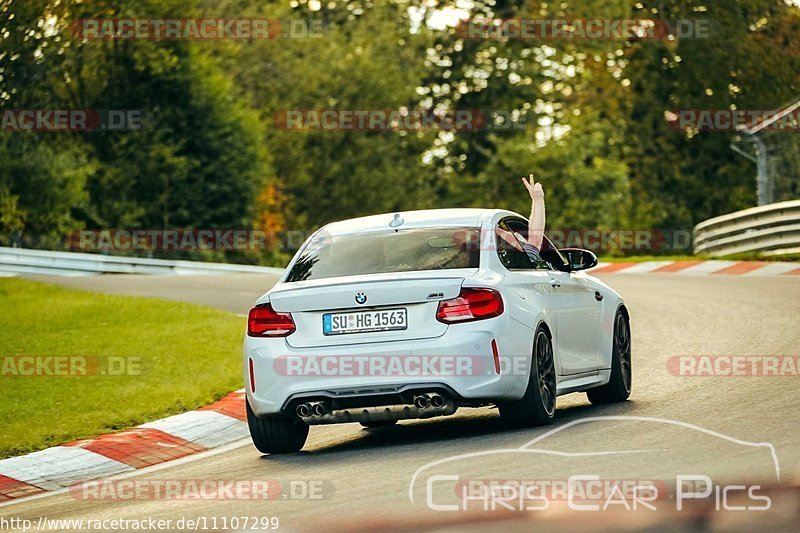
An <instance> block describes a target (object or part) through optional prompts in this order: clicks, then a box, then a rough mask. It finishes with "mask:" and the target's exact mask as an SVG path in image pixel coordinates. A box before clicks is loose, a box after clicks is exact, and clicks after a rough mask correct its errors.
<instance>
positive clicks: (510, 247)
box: [496, 218, 560, 270]
mask: <svg viewBox="0 0 800 533" xmlns="http://www.w3.org/2000/svg"><path fill="white" fill-rule="evenodd" d="M496 233H497V255H498V256H499V257H500V261H501V262H502V263H503V266H505V267H506V268H507V269H509V270H554V269H555V268H554V267H553V264H552V263H553V261H559V260H560V254H559V252H558V250H556V248H555V247H554V246H553V244H552V243H551V242H550V241H549V240H548V239H547V237H545V238H544V241H543V242H542V250H541V252H540V251H539V250H537V249H536V248H535V247H534V246H533V245H531V244H529V243H528V241H527V237H528V223H527V221H525V220H522V219H516V218H508V219H504V220H501V221H500V223H499V224H498V225H497V229H496Z"/></svg>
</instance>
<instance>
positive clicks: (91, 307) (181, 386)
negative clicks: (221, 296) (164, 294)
mask: <svg viewBox="0 0 800 533" xmlns="http://www.w3.org/2000/svg"><path fill="white" fill-rule="evenodd" d="M244 327H245V319H244V318H242V317H238V316H236V315H234V314H232V313H226V312H223V311H217V310H214V309H210V308H206V307H201V306H197V305H191V304H183V303H173V302H167V301H162V300H158V299H151V298H131V297H122V296H110V295H103V294H95V293H90V292H84V291H76V290H68V289H63V288H59V287H54V286H50V285H45V284H41V283H34V282H30V281H25V280H21V279H16V278H0V362H2V363H4V367H3V368H5V369H6V372H4V373H0V458H2V457H9V456H14V455H19V454H22V453H27V452H31V451H35V450H39V449H43V448H47V447H49V446H54V445H57V444H62V443H65V442H69V441H72V440H75V439H79V438H85V437H91V436H95V435H98V434H102V433H108V432H112V431H116V430H120V429H124V428H128V427H131V426H135V425H137V424H141V423H144V422H147V421H151V420H154V419H157V418H161V417H164V416H168V415H171V414H176V413H180V412H182V411H186V410H190V409H195V408H197V407H200V406H202V405H205V404H208V403H210V402H213V401H214V400H217V399H219V398H221V397H222V396H224V395H225V394H226V393H227V392H230V391H231V390H235V389H238V388H240V387H241V386H242V377H241V376H242V373H241V370H240V368H241V362H240V353H241V342H242V335H243V331H244ZM20 355H35V356H65V355H66V356H71V355H83V356H100V357H109V356H111V357H132V358H141V359H140V362H141V373H140V375H114V376H110V375H94V376H20V375H7V374H9V373H11V371H12V370H13V369H14V368H16V369H19V367H18V366H14V367H10V366H7V365H8V363H9V360H8V359H6V358H7V356H20ZM16 361H18V360H13V361H12V362H16ZM128 361H131V359H128ZM133 361H135V359H133ZM15 365H16V363H15Z"/></svg>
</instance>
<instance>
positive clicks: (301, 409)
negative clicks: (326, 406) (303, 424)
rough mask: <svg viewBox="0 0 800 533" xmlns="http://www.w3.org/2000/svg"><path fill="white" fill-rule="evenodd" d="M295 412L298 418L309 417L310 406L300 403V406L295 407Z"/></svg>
mask: <svg viewBox="0 0 800 533" xmlns="http://www.w3.org/2000/svg"><path fill="white" fill-rule="evenodd" d="M295 412H296V413H297V416H299V417H300V418H305V417H307V416H311V404H309V403H301V404H300V405H298V406H297V409H296V410H295Z"/></svg>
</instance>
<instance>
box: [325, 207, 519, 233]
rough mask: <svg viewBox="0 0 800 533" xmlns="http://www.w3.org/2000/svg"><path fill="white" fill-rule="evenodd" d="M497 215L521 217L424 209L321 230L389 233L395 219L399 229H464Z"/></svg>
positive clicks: (471, 210)
mask: <svg viewBox="0 0 800 533" xmlns="http://www.w3.org/2000/svg"><path fill="white" fill-rule="evenodd" d="M497 213H503V214H506V215H515V216H520V215H518V214H517V213H514V212H512V211H506V210H504V209H481V208H456V209H423V210H418V211H398V212H396V213H383V214H380V215H370V216H366V217H359V218H351V219H349V220H342V221H339V222H331V223H330V224H327V225H326V226H324V227H323V228H322V230H324V231H325V232H328V233H330V234H343V233H354V232H364V231H371V230H381V229H388V228H391V227H395V226H390V225H389V224H390V223H392V221H394V220H395V218H396V217H399V219H401V220H402V224H400V225H399V226H396V227H398V228H400V229H408V228H420V227H435V226H461V227H467V228H469V227H474V228H477V227H481V226H482V225H483V221H484V220H488V219H490V218H492V217H493V216H494V215H495V214H497Z"/></svg>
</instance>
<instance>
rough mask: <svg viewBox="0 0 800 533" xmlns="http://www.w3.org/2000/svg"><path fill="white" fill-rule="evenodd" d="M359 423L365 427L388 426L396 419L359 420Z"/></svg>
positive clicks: (393, 423)
mask: <svg viewBox="0 0 800 533" xmlns="http://www.w3.org/2000/svg"><path fill="white" fill-rule="evenodd" d="M359 424H361V425H362V426H364V427H365V428H367V429H376V428H388V427H389V426H393V425H395V424H397V420H377V421H375V422H359Z"/></svg>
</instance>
